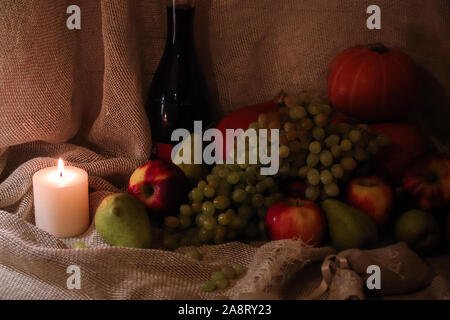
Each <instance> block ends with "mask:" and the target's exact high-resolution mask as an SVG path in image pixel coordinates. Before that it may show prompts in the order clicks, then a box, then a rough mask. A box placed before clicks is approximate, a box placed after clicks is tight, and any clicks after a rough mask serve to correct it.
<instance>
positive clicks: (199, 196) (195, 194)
mask: <svg viewBox="0 0 450 320" xmlns="http://www.w3.org/2000/svg"><path fill="white" fill-rule="evenodd" d="M192 200H193V201H198V202H202V200H203V191H202V189H200V188H194V189H192Z"/></svg>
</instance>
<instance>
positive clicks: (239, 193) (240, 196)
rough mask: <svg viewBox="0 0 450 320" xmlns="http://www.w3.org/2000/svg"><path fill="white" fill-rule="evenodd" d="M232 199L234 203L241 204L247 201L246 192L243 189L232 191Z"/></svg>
mask: <svg viewBox="0 0 450 320" xmlns="http://www.w3.org/2000/svg"><path fill="white" fill-rule="evenodd" d="M232 199H233V201H234V202H236V203H242V202H244V201H245V199H247V192H245V190H243V189H237V190H234V191H233V195H232Z"/></svg>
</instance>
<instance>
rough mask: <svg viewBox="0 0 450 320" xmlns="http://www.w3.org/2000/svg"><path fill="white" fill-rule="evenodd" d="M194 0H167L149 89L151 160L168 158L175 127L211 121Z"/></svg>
mask: <svg viewBox="0 0 450 320" xmlns="http://www.w3.org/2000/svg"><path fill="white" fill-rule="evenodd" d="M194 13H195V0H167V41H166V47H165V50H164V54H163V56H162V59H161V61H160V63H159V66H158V68H157V70H156V73H155V75H154V77H153V81H152V84H151V86H150V89H149V93H148V97H147V101H146V106H145V108H146V112H147V116H148V118H149V120H150V125H151V133H152V142H153V143H152V146H153V147H152V159H163V160H167V161H171V150H172V147H173V144H175V143H178V142H177V141H175V142H173V141H172V140H171V136H172V132H173V131H174V130H175V129H178V128H183V129H187V130H188V131H189V132H193V130H194V121H202V125H203V128H206V127H207V126H208V125H209V123H210V116H209V110H210V103H209V95H208V90H207V87H206V82H205V80H204V78H203V75H202V72H201V69H200V65H199V63H198V59H197V55H196V50H195V44H194Z"/></svg>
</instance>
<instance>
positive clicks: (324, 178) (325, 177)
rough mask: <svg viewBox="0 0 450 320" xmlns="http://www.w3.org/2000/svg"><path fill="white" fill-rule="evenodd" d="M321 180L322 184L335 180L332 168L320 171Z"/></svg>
mask: <svg viewBox="0 0 450 320" xmlns="http://www.w3.org/2000/svg"><path fill="white" fill-rule="evenodd" d="M320 181H321V182H322V184H330V183H332V182H333V175H332V174H331V172H330V170H322V171H321V172H320Z"/></svg>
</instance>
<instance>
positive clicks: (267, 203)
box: [264, 196, 277, 208]
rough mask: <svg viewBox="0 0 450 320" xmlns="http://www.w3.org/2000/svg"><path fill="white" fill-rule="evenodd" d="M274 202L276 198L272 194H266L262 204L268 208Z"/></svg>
mask: <svg viewBox="0 0 450 320" xmlns="http://www.w3.org/2000/svg"><path fill="white" fill-rule="evenodd" d="M275 202H277V199H275V198H274V197H273V196H268V197H266V198H265V199H264V206H265V207H266V208H270V207H271V206H272V205H273V204H274V203H275Z"/></svg>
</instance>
